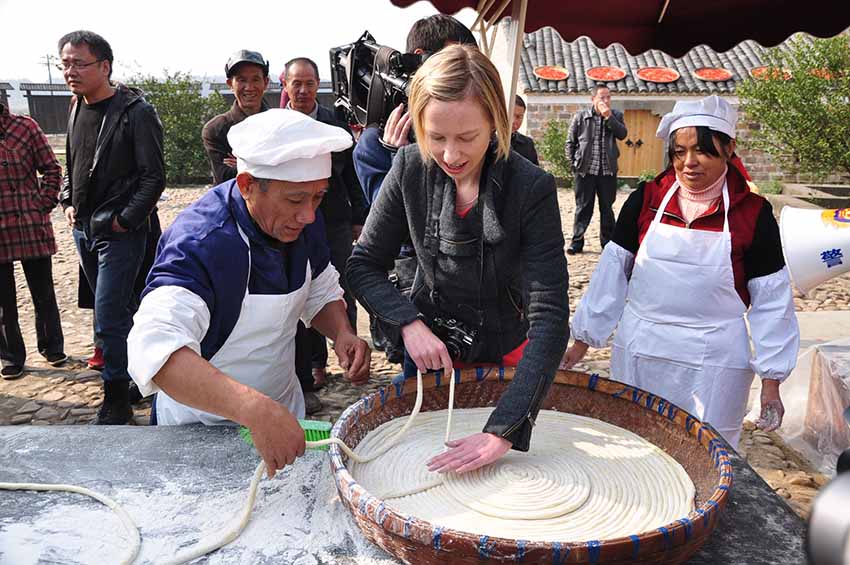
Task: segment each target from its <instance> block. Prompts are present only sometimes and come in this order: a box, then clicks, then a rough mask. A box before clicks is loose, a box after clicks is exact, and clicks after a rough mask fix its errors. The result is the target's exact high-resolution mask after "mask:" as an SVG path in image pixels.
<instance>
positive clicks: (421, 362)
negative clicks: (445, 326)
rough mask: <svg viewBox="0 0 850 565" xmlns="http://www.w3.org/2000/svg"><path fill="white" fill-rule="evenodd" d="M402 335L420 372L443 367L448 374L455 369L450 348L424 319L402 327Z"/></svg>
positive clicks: (405, 345) (409, 353)
mask: <svg viewBox="0 0 850 565" xmlns="http://www.w3.org/2000/svg"><path fill="white" fill-rule="evenodd" d="M401 337H402V339H403V340H404V348H405V349H406V350H407V354H408V355H410V358H411V359H413V362H414V363H416V368H417V369H419V372H420V373H425V372H427V371H428V369H433V370H437V369H443V370H444V371H445V372H446V374H447V375H451V374H452V371H453V370H454V368H453V366H452V358H451V357H449V350H448V349H446V344H445V343H443V342H442V341H440V338H438V337H437V336H435V335H434V333H433V332H432V331H431V329H430V328H429V327H428V326H426V325H425V322H423V321H422V320H415V321H413V322H411V323H409V324H407V325H406V326H404V327H402V328H401Z"/></svg>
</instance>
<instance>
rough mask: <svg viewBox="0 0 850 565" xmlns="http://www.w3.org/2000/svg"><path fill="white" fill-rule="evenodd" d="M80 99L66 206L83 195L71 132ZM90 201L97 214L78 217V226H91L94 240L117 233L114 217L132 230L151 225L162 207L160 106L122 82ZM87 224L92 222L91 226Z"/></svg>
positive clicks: (100, 143) (100, 146) (99, 148)
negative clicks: (76, 175)
mask: <svg viewBox="0 0 850 565" xmlns="http://www.w3.org/2000/svg"><path fill="white" fill-rule="evenodd" d="M79 108H80V105H79V104H78V99H77V98H74V100H73V101H72V103H71V112H70V116H69V117H68V141H67V142H66V148H67V150H66V155H67V156H68V163H67V165H66V167H65V178H64V181H63V183H62V191H61V192H60V195H59V202H60V203H61V204H62V209H63V210H64V209H66V208H68V207H69V206H74V207H75V208H77V209H79V207H78V206H77V203H78V202H79V201H80V196H81V195H80V194H78V193H75V192H74V186H73V183H72V175H71V172H70V171H73V170H74V164H73V162H72V157H71V155H72V153H71V147H70V143H71V141H70V140H71V132H72V131H73V129H74V121H75V119H76V117H77V114H78V112H79ZM89 175H90V177H91V183H90V184H89V187H88V190H89V191H90V193H89V194H88V195H87V197H86V200H87V202H90V203H91V209H92V213H91V215H90V216H89V217H87V218H80V217H78V218H77V225H76V227H77V228H79V229H85V228H88V231H89V236H90V237H91V238H92V239H103V238H106V239H108V238H109V237H110V236H112V234H113V232H112V219H113V218H114V217H116V216H117V219H118V223H119V224H120V225H121V226H122V227H124V228H126V229H128V230H131V231H134V230H140V229H142V230H148V229H150V225H149V221H148V216H150V213H151V211H153V209H154V208H156V203H157V201H158V200H159V196H160V194H162V191H163V189H164V188H165V160H164V158H163V154H162V124H161V123H160V121H159V117H158V116H157V114H156V110H155V109H154V107H153V106H151V105H150V104H149V103H148V102H146V101H145V99H144V98H143V97H142V92H141V91H140V90H138V89H134V88H130V87H128V86H125V85H123V84H120V83H118V84H116V90H115V94H114V99H113V101H112V103H111V104H110V105H109V110H107V112H106V116H105V117H104V121H103V127H102V128H101V131H100V134H99V135H98V139H97V145H96V147H95V155H94V162H93V163H92V168H91V171H90V173H89ZM86 224H87V225H86Z"/></svg>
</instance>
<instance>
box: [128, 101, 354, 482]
mask: <svg viewBox="0 0 850 565" xmlns="http://www.w3.org/2000/svg"><path fill="white" fill-rule="evenodd" d="M228 138H229V140H230V144H231V145H232V146H233V152H234V154H235V155H236V160H237V163H236V166H237V171H238V174H237V176H236V178H235V179H234V180H230V181H227V182H225V183H223V184H220V185H218V186H216V187H214V188H212V189H211V190H210V191H209V192H207V194H205V195H204V196H203V197H201V198H200V199H199V200H198V201H197V202H195V203H194V204H192V205H191V206H190V207H189V208H187V209H186V210H184V211H183V212H182V213H181V214H180V216H178V218H177V219H176V220H175V221H174V223H173V224H172V225H171V227H170V228H169V229H168V230H166V232H165V233H164V234H163V235H162V239H161V241H160V246H159V252H158V254H157V259H156V263H155V264H154V266H153V268H152V269H151V272H150V275H149V276H148V286H147V288H146V289H145V292H144V295H143V298H142V303H141V305H140V307H139V311H138V313H137V314H136V317H135V325H134V327H133V331H132V332H131V333H130V336H129V338H128V340H127V341H128V350H129V358H130V363H129V365H130V367H129V371H130V375H131V376H132V378H133V380H134V381H135V382H136V384H137V385H138V386H139V389H140V390H141V391H142V393H143V394H145V395H147V394H151V393H153V392H157V397H156V400H155V401H154V409H153V411H152V416H151V419H152V422H153V421H155V423H157V424H160V425H163V424H172V425H174V424H190V423H197V422H201V423H204V424H208V425H216V424H233V423H238V424H242V425H244V426H246V427H248V428H249V429H250V430H251V432H252V434H253V439H254V443H255V444H256V446H257V448H258V450H259V452H260V454H261V456H262V457H263V459H264V460H265V461H266V464H267V466H268V468H269V472H270V473H271V474H274V471H275V470H277V469H281V468H282V467H283V466H284V465H288V464H290V463H291V462H292V461H293V460H294V459H295V457H296V456H297V455H300V454H302V453H303V451H304V432H303V430H301V428H300V426H299V424H298V421H297V418H303V417H304V397H303V394H302V392H301V387H300V386H299V383H298V377H297V376H296V373H295V340H294V336H295V331H296V326H297V324H298V320H299V319H300V320H301V321H302V322H304V324H306V325H307V326H308V327H309V326H312V327H314V328H316V329H317V330H318V331H320V332H321V333H322V334H324V335H325V336H327V337H328V338H330V339H331V340H333V342H334V350H335V351H336V354H337V357H338V358H339V360H340V365H342V367H343V369H344V370H345V375H346V377H347V378H348V379H349V380H351V381H352V382H353V383H355V384H361V383H365V382H366V380H367V379H368V377H369V361H370V351H369V346H368V345H366V342H365V341H363V340H362V339H360V338H358V337H357V335H356V334H355V332H354V330H353V329H352V327H351V324H350V323H349V321H348V317H347V315H346V311H345V302H344V301H343V300H342V295H343V292H342V288H341V287H340V285H339V273H338V272H337V271H336V269H335V268H334V266H333V265H332V264H331V263H330V252H329V250H328V245H327V240H326V237H325V226H324V222H323V220H322V217H321V214H320V213H318V212H317V208H318V206H319V204H320V203H321V201H322V198H323V197H324V195H325V193H326V192H327V189H328V177H330V176H331V153H332V152H334V151H342V150H344V149H347V148H348V147H350V146H351V143H352V139H351V135H350V134H349V133H348V132H346V131H345V130H343V129H341V128H338V127H334V126H330V125H327V124H324V123H322V122H319V121H317V120H313V119H311V118H310V117H309V116H306V115H304V114H302V113H300V112H295V111H293V110H281V109H272V110H269V111H268V112H263V113H260V114H257V115H254V116H251V117H249V118H247V119H245V120H244V121H243V122H242V123H240V124H238V125H236V126H234V127H233V128H232V129H231V130H230V134H229V136H228Z"/></svg>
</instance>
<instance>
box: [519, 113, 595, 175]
mask: <svg viewBox="0 0 850 565" xmlns="http://www.w3.org/2000/svg"><path fill="white" fill-rule="evenodd" d="M582 106H583V105H582V104H534V103H529V104H528V106H527V108H526V114H525V135H528V136H531V137H532V138H533V139H534V142H535V143H537V144H538V145H539V143H540V141H541V140H542V139H543V134H544V132H545V131H546V124H548V123H549V121H550V120H559V121H562V122H564V123H566V124H569V123H570V120H572V119H573V114H574V113H576V112H577V111H578V110H579V109H580V108H581V107H582ZM537 153H538V154H539V153H540V150H539V149H538V151H537ZM540 165H541V166H542V167H543V168H546V166H547V163H546V161H544V160H543V156H542V155H540Z"/></svg>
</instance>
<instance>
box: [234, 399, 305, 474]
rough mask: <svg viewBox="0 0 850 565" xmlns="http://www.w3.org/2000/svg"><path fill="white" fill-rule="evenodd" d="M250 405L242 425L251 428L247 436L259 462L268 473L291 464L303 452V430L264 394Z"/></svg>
mask: <svg viewBox="0 0 850 565" xmlns="http://www.w3.org/2000/svg"><path fill="white" fill-rule="evenodd" d="M263 398H264V400H263V399H259V400H258V402H257V405H256V406H252V407H251V418H250V419H249V420H247V421H246V422H245V425H246V426H247V427H248V429H249V430H251V439H253V440H254V445H255V446H256V447H257V451H258V452H259V454H260V457H262V458H263V461H265V463H266V468H267V469H268V475H269V478H270V479H271V478H272V477H274V474H275V473H276V472H277V471H279V470H280V469H283V468H284V467H285V466H286V465H291V464H292V463H293V462H294V461H295V458H296V457H300V456H302V455H304V448H305V447H306V445H305V440H304V430H303V429H302V428H301V425H300V424H299V423H298V420H297V419H296V418H295V416H293V415H292V413H291V412H290V411H289V410H287V409H286V408H284V407H283V406H282V405H281V404H280V403H279V402H275V401H274V400H272V399H271V398H269V397H267V396H265V397H263Z"/></svg>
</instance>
